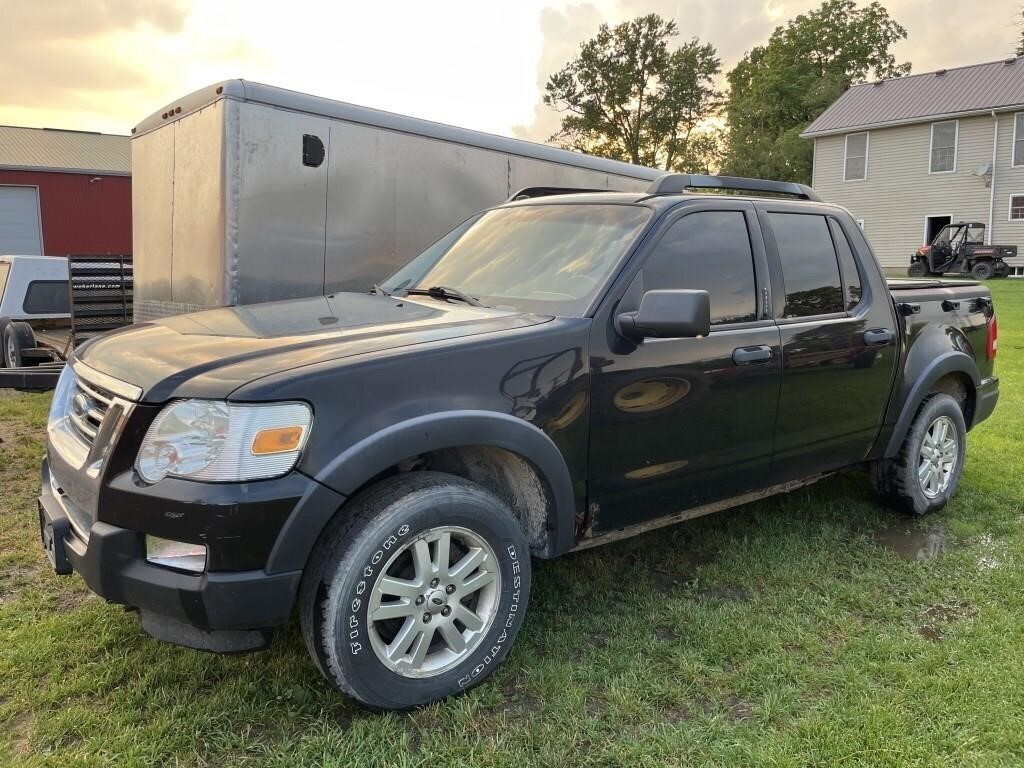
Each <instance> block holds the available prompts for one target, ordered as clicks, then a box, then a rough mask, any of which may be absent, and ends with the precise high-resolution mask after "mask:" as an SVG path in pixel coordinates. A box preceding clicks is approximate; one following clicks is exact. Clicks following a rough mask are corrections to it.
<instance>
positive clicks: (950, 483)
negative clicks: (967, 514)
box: [871, 394, 967, 515]
mask: <svg viewBox="0 0 1024 768" xmlns="http://www.w3.org/2000/svg"><path fill="white" fill-rule="evenodd" d="M966 449H967V426H966V424H965V423H964V414H963V411H961V410H960V404H959V403H958V402H957V401H956V400H955V399H954V398H953V397H950V396H949V395H944V394H933V395H930V396H929V397H928V399H926V400H925V401H924V403H923V404H922V405H921V408H920V409H919V410H918V412H917V416H916V417H915V418H914V421H913V423H912V424H911V426H910V431H909V432H908V433H907V436H906V438H905V439H904V441H903V445H902V447H901V448H900V452H899V454H898V455H897V456H896V457H895V458H893V459H879V460H877V461H876V462H874V464H873V466H872V467H871V473H872V475H871V476H872V482H873V485H874V487H875V490H876V491H877V492H878V493H879V494H880V495H881V496H882V497H883V498H884V499H885V500H886V501H888V502H890V503H891V504H893V505H894V506H896V507H897V508H899V509H902V510H904V511H906V512H909V513H910V514H912V515H924V514H927V513H929V512H935V511H937V510H940V509H942V508H943V507H944V506H946V504H947V503H948V502H949V500H950V499H951V498H952V497H953V494H954V493H956V489H957V486H959V484H960V476H961V474H962V473H963V469H964V456H965V453H966Z"/></svg>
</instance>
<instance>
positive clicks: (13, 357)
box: [3, 320, 36, 368]
mask: <svg viewBox="0 0 1024 768" xmlns="http://www.w3.org/2000/svg"><path fill="white" fill-rule="evenodd" d="M3 331H4V355H3V357H4V366H5V367H7V368H21V366H23V365H24V364H25V363H24V355H23V352H24V350H26V349H34V348H35V346H36V335H35V334H34V333H33V332H32V326H31V325H29V324H28V323H22V322H19V321H16V320H12V321H11V322H9V323H7V325H6V327H5V328H4V329H3Z"/></svg>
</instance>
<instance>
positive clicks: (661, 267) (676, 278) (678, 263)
mask: <svg viewBox="0 0 1024 768" xmlns="http://www.w3.org/2000/svg"><path fill="white" fill-rule="evenodd" d="M643 277H644V289H645V290H648V291H650V290H669V289H680V288H691V289H697V290H705V291H707V292H708V294H709V295H710V297H711V324H712V325H723V324H726V323H743V322H749V321H751V320H755V319H756V313H757V291H756V288H755V282H754V254H753V252H752V250H751V247H750V234H749V232H748V231H747V222H746V217H745V216H744V214H743V212H742V211H698V212H697V213H691V214H690V215H688V216H684V217H683V218H681V219H679V221H677V222H676V223H675V224H673V225H672V226H671V227H670V228H669V230H668V231H667V232H666V233H665V234H664V236H663V237H662V238H661V240H660V241H659V242H658V244H657V245H656V246H655V248H654V250H653V251H652V252H651V255H650V257H648V259H647V263H646V264H644V268H643Z"/></svg>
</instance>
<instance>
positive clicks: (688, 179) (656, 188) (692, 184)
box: [647, 173, 821, 203]
mask: <svg viewBox="0 0 1024 768" xmlns="http://www.w3.org/2000/svg"><path fill="white" fill-rule="evenodd" d="M694 189H717V190H729V191H735V192H762V193H763V192H767V193H769V194H773V195H787V196H789V197H797V198H799V199H801V200H811V201H813V202H816V203H820V202H821V198H820V197H818V193H817V192H815V191H814V190H813V189H811V188H810V187H808V186H806V185H805V184H797V183H796V182H793V181H766V180H765V179H744V178H741V177H739V176H705V175H703V174H693V173H666V174H665V175H664V176H659V177H658V178H657V179H655V180H654V181H653V182H651V186H649V187H648V188H647V194H649V195H678V194H680V193H682V192H687V191H689V190H694Z"/></svg>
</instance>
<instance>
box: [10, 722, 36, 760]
mask: <svg viewBox="0 0 1024 768" xmlns="http://www.w3.org/2000/svg"><path fill="white" fill-rule="evenodd" d="M4 728H5V730H8V731H9V732H10V734H11V750H12V751H13V752H14V754H16V755H19V756H21V757H27V756H28V755H30V754H32V739H31V738H30V736H29V734H30V733H31V731H32V713H31V712H21V713H19V714H17V715H15V716H14V717H12V718H11V719H10V720H8V721H7V724H6V725H5V726H4Z"/></svg>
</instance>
